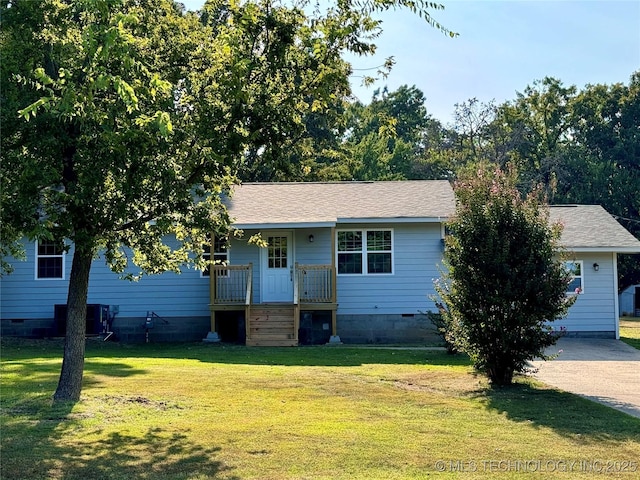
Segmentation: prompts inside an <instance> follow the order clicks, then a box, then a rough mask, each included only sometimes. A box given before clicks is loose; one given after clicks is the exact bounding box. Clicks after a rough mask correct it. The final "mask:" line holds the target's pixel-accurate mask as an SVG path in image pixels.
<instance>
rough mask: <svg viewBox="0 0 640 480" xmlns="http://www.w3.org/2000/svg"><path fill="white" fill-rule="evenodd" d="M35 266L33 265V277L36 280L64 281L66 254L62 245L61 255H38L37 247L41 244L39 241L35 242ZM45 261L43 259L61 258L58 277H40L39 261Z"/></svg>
mask: <svg viewBox="0 0 640 480" xmlns="http://www.w3.org/2000/svg"><path fill="white" fill-rule="evenodd" d="M42 242H43V243H44V242H46V243H53V242H51V241H49V240H42ZM34 243H35V259H36V261H35V265H34V273H33V277H34V278H35V279H36V280H44V281H50V280H64V279H65V271H66V268H65V267H66V262H65V260H66V252H65V250H64V245H63V248H62V251H61V253H57V254H55V255H40V251H39V248H38V247H39V246H40V243H41V240H39V239H38V240H36V241H35V242H34ZM41 258H42V259H45V258H61V259H62V275H61V276H60V277H40V276H39V273H40V269H39V268H38V266H39V264H40V259H41Z"/></svg>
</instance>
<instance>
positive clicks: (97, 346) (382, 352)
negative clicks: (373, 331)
mask: <svg viewBox="0 0 640 480" xmlns="http://www.w3.org/2000/svg"><path fill="white" fill-rule="evenodd" d="M48 342H54V343H52V345H51V347H50V348H48V347H47V344H48ZM55 342H56V341H55V340H53V341H49V340H37V341H36V340H30V341H28V343H27V344H26V345H25V344H21V343H20V341H16V340H15V339H14V340H12V341H11V343H10V344H9V345H5V346H4V347H3V350H2V356H3V359H9V360H12V361H15V360H19V359H26V358H34V357H37V358H61V356H62V351H61V350H58V349H57V348H56V345H57V344H56V343H55ZM99 357H100V358H109V359H118V358H176V359H193V360H198V361H201V362H207V363H221V364H231V365H233V364H237V365H278V366H322V367H339V366H361V365H366V364H390V365H403V364H404V365H451V366H469V365H470V364H471V363H470V361H469V357H467V356H466V355H464V354H457V355H448V354H447V353H446V352H445V351H444V350H428V349H424V348H421V347H416V348H415V349H411V348H408V347H399V348H397V349H387V348H384V349H382V348H363V347H362V346H358V345H338V346H305V347H245V346H240V345H228V344H206V343H200V342H199V343H158V344H123V343H117V342H87V348H86V358H87V361H86V371H87V372H89V371H91V370H92V368H93V367H94V366H95V368H96V369H97V370H99V373H101V374H104V375H112V376H126V375H130V374H136V373H144V372H138V371H136V370H135V369H133V370H131V371H129V372H128V371H127V369H126V368H123V369H120V370H119V369H115V370H113V371H112V372H111V373H109V371H108V370H107V369H106V368H101V367H100V366H99V364H98V363H95V364H94V363H93V362H92V358H93V359H95V358H99ZM109 365H111V363H109Z"/></svg>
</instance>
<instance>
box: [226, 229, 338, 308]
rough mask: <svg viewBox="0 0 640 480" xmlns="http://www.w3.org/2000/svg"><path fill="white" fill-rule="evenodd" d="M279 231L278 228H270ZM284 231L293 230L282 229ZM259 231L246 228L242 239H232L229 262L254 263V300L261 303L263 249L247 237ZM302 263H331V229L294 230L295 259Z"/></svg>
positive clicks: (233, 263) (237, 263) (234, 263)
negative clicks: (311, 236)
mask: <svg viewBox="0 0 640 480" xmlns="http://www.w3.org/2000/svg"><path fill="white" fill-rule="evenodd" d="M268 231H274V232H276V231H278V230H268ZM282 231H283V232H287V231H291V230H282ZM256 233H258V230H245V232H244V236H243V237H242V238H240V239H235V238H234V239H232V240H231V247H230V248H229V262H230V263H231V264H232V265H246V264H248V263H253V277H252V281H253V297H252V298H253V302H254V303H260V302H261V301H262V296H261V277H260V268H261V266H262V264H261V260H262V255H263V254H264V251H263V249H261V248H260V247H257V246H255V245H249V244H248V243H247V239H248V238H249V237H251V236H252V235H255V234H256ZM309 235H313V237H314V238H313V243H312V242H309ZM292 262H294V263H295V262H298V263H300V264H312V265H314V264H315V265H317V264H327V265H328V264H330V263H331V229H330V228H312V229H306V228H303V229H299V230H294V232H293V259H292Z"/></svg>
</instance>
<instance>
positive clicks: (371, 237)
mask: <svg viewBox="0 0 640 480" xmlns="http://www.w3.org/2000/svg"><path fill="white" fill-rule="evenodd" d="M392 238H393V234H392V231H391V230H349V231H339V232H338V273H339V274H365V275H375V274H391V273H393V240H392Z"/></svg>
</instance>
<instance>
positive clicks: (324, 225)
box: [231, 222, 336, 230]
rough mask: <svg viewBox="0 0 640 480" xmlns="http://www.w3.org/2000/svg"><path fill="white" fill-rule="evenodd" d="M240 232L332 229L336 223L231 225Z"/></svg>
mask: <svg viewBox="0 0 640 480" xmlns="http://www.w3.org/2000/svg"><path fill="white" fill-rule="evenodd" d="M231 225H232V226H233V227H234V228H237V229H240V230H279V229H295V228H331V227H335V226H336V222H301V223H233V222H232V223H231Z"/></svg>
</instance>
